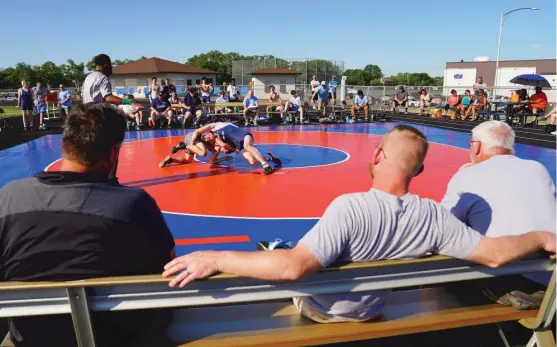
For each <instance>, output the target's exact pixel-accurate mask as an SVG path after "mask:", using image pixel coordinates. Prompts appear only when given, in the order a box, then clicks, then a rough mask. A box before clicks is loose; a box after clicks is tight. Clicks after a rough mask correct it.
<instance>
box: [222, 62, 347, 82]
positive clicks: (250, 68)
mask: <svg viewBox="0 0 557 347" xmlns="http://www.w3.org/2000/svg"><path fill="white" fill-rule="evenodd" d="M266 68H286V69H290V70H295V71H297V72H298V73H299V74H300V75H298V76H297V77H296V84H308V83H309V82H310V81H311V78H312V76H315V77H316V78H317V79H318V80H320V81H323V80H324V81H329V80H331V78H332V77H333V76H336V77H337V78H338V79H340V76H342V74H343V73H344V62H343V61H338V60H324V59H306V58H304V59H258V60H236V61H233V62H232V78H234V79H235V80H236V84H238V85H248V84H249V82H250V81H251V80H252V72H254V71H257V70H261V69H266Z"/></svg>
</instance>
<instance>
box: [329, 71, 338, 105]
mask: <svg viewBox="0 0 557 347" xmlns="http://www.w3.org/2000/svg"><path fill="white" fill-rule="evenodd" d="M337 87H338V81H337V77H336V76H335V75H333V77H332V78H331V80H330V81H329V88H331V92H333V95H334V97H335V99H336V98H337Z"/></svg>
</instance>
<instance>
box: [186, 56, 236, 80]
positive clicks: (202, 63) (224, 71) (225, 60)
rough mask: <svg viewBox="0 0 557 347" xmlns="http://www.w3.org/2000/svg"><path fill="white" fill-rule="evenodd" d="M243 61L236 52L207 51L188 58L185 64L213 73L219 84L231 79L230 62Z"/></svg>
mask: <svg viewBox="0 0 557 347" xmlns="http://www.w3.org/2000/svg"><path fill="white" fill-rule="evenodd" d="M244 59H245V57H243V56H242V55H240V54H239V53H236V52H229V53H223V52H220V51H209V52H207V53H201V54H199V55H194V56H193V57H190V58H189V59H188V60H187V61H186V64H189V65H193V66H199V67H203V68H205V69H210V70H213V71H215V72H216V73H217V83H218V84H220V83H222V82H228V81H230V80H231V79H232V62H233V61H234V60H244Z"/></svg>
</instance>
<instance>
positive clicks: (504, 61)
mask: <svg viewBox="0 0 557 347" xmlns="http://www.w3.org/2000/svg"><path fill="white" fill-rule="evenodd" d="M516 62H518V63H526V62H555V59H510V60H499V63H516ZM449 63H450V64H470V63H473V64H485V63H491V64H496V63H497V61H496V60H491V59H490V60H482V61H474V60H462V61H448V62H447V64H449Z"/></svg>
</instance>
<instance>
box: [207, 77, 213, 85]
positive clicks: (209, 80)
mask: <svg viewBox="0 0 557 347" xmlns="http://www.w3.org/2000/svg"><path fill="white" fill-rule="evenodd" d="M205 82H206V83H207V84H211V83H213V79H212V78H206V79H205Z"/></svg>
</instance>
